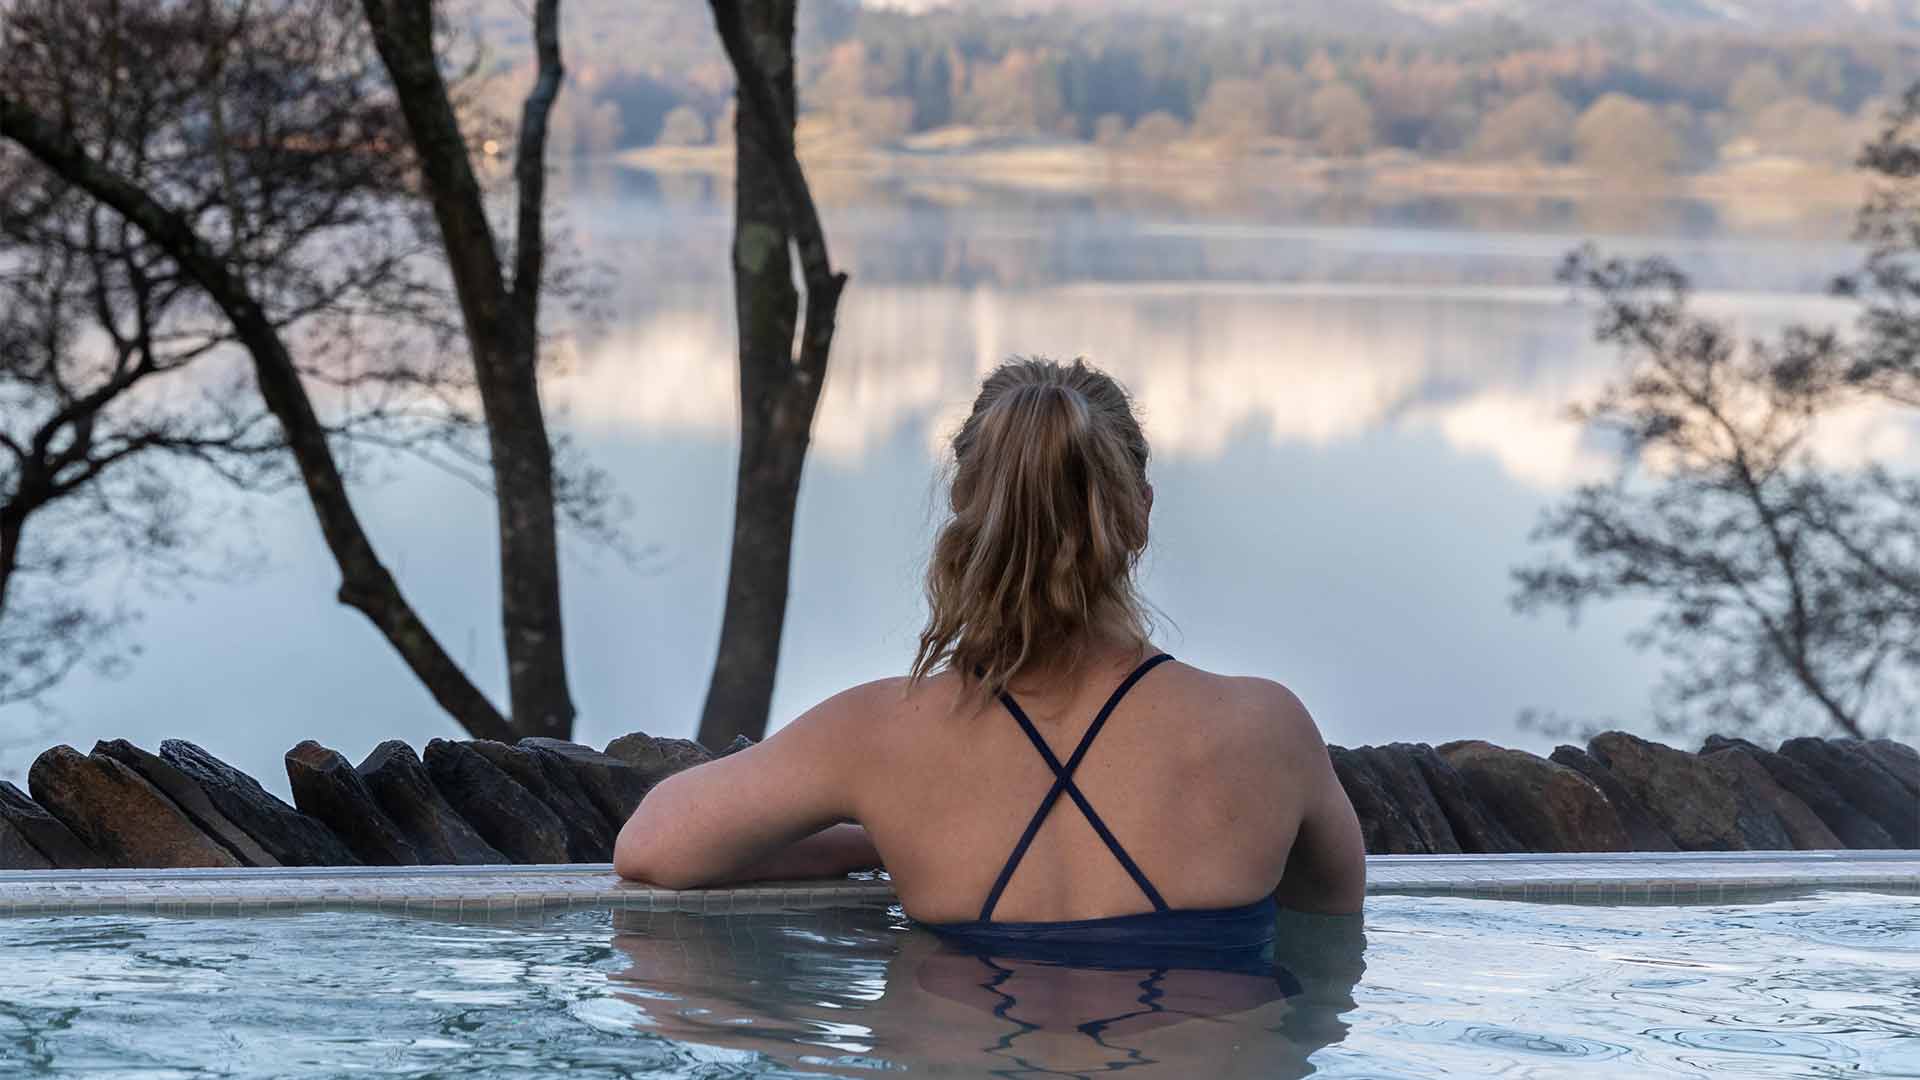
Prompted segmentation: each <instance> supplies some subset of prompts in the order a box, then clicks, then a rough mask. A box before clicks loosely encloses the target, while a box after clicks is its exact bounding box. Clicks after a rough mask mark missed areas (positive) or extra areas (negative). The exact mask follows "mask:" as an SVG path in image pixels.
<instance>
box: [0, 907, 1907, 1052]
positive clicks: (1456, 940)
mask: <svg viewBox="0 0 1920 1080" xmlns="http://www.w3.org/2000/svg"><path fill="white" fill-rule="evenodd" d="M1282 930H1283V935H1282V939H1283V944H1282V946H1281V947H1280V950H1279V956H1278V957H1277V959H1278V960H1279V962H1280V963H1281V964H1282V965H1283V966H1284V971H1281V972H1279V973H1277V975H1276V976H1274V977H1265V976H1255V975H1247V974H1240V973H1232V972H1204V971H1168V972H1149V971H1108V970H1089V969H1070V968H1061V967H1052V966H1047V965H1041V964H1030V963H1020V962H1014V961H991V962H989V961H985V960H982V959H980V958H977V957H971V956H964V955H961V954H958V953H955V952H952V951H950V950H948V949H947V948H945V947H944V946H942V945H941V944H940V943H939V942H938V941H937V940H936V939H935V938H933V937H932V936H931V935H929V934H927V933H926V932H924V931H921V930H918V929H915V928H913V927H912V926H911V925H910V924H908V923H906V922H905V920H904V919H902V918H901V917H900V915H899V913H898V910H897V909H892V910H889V909H887V908H866V909H838V910H832V911H810V912H792V913H782V914H766V915H735V916H726V917H721V916H692V915H681V914H664V913H621V914H620V915H619V916H617V917H615V916H610V915H609V914H608V913H607V912H604V911H602V912H575V913H570V914H566V915H560V916H552V917H547V918H543V919H538V920H525V921H517V922H516V921H509V922H494V923H489V924H462V923H454V922H441V921H433V920H429V919H421V918H408V917H403V916H396V915H378V914H362V913H337V912H336V913H312V914H294V915H287V916H284V917H272V918H258V917H255V918H224V919H183V918H170V917H158V916H125V915H102V916H65V917H58V918H38V919H24V918H23V919H14V920H5V921H0V1075H3V1076H7V1077H12V1076H16V1075H54V1076H120V1077H135V1076H137V1077H143V1078H165V1077H202V1076H263V1077H264V1076H275V1077H280V1076H297V1077H318V1076H344V1075H353V1076H405V1077H435V1076H525V1075H539V1074H565V1075H567V1076H574V1077H615V1076H633V1077H656V1076H657V1077H776V1076H779V1077H785V1076H823V1075H824V1076H856V1077H857V1076H875V1075H881V1074H887V1073H892V1072H901V1071H904V1072H909V1073H917V1074H931V1075H938V1076H982V1075H988V1076H1008V1077H1022V1076H1094V1075H1100V1074H1103V1073H1108V1072H1115V1071H1122V1070H1124V1071H1126V1072H1127V1073H1128V1075H1129V1076H1134V1077H1146V1076H1177V1077H1181V1078H1183V1080H1204V1078H1209V1077H1216V1076H1221V1077H1224V1076H1249V1077H1252V1076H1258V1077H1268V1078H1272V1077H1298V1076H1304V1075H1307V1074H1308V1073H1312V1074H1314V1075H1316V1076H1331V1077H1363V1076H1364V1077H1387V1076H1395V1077H1400V1076H1405V1077H1435V1076H1485V1075H1491V1074H1494V1073H1498V1074H1500V1075H1502V1076H1505V1077H1561V1076H1580V1077H1587V1076H1591V1077H1599V1076H1635V1077H1639V1076H1656V1077H1663V1076H1686V1077H1731V1076H1782V1077H1785V1076H1792V1077H1822V1076H1858V1077H1875V1078H1879V1077H1898V1076H1916V1077H1920V906H1916V905H1915V904H1914V902H1913V900H1912V898H1910V897H1896V896H1886V895H1875V894H1870V893H1847V892H1831V893H1821V894H1814V895H1807V896H1800V897H1796V898H1792V899H1785V900H1779V901H1775V902H1769V903H1742V904H1728V905H1724V906H1712V905H1701V906H1668V907H1653V906H1649V907H1597V906H1578V905H1547V904H1523V903H1516V902H1501V901H1486V900H1456V899H1436V898H1423V897H1378V898H1375V899H1373V900H1371V901H1370V902H1369V906H1368V910H1367V915H1366V919H1365V927H1364V931H1363V930H1362V929H1361V927H1360V925H1359V924H1358V923H1357V922H1356V921H1354V920H1339V919H1326V918H1307V917H1292V916H1288V917H1285V918H1284V920H1283V926H1282Z"/></svg>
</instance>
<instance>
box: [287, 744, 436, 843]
mask: <svg viewBox="0 0 1920 1080" xmlns="http://www.w3.org/2000/svg"><path fill="white" fill-rule="evenodd" d="M286 761H287V783H288V784H289V785H290V786H291V787H292V788H293V801H294V802H295V803H297V804H299V806H300V809H301V810H302V811H304V812H306V813H308V814H312V815H313V816H314V818H315V819H317V820H319V821H323V822H325V823H326V824H327V826H328V828H330V829H332V830H333V832H334V835H336V836H338V837H340V838H341V839H342V840H344V841H346V843H347V845H348V846H349V847H351V848H352V849H353V853H354V854H355V855H356V856H358V857H359V859H360V860H361V861H363V862H366V863H368V864H370V865H373V866H418V865H419V864H421V863H423V862H425V861H426V860H425V859H424V858H423V857H422V856H421V854H420V852H419V851H418V850H417V849H416V848H415V847H414V846H413V844H412V842H411V841H409V840H408V839H407V837H406V834H404V833H402V832H401V831H400V826H398V825H396V824H394V822H393V819H392V818H390V817H388V816H387V812H386V811H385V810H383V809H381V808H380V803H379V801H378V800H377V799H375V798H374V797H373V792H372V791H371V790H369V789H368V787H367V783H366V781H365V780H362V779H361V778H360V774H359V773H357V772H355V771H354V768H353V763H352V762H350V761H348V760H347V759H346V758H344V757H342V756H341V755H340V754H339V753H338V752H336V751H333V750H329V749H327V748H326V747H324V746H321V745H320V744H319V743H317V742H314V741H313V740H312V739H308V740H306V741H305V742H302V743H301V744H300V745H298V746H296V747H294V748H293V749H291V750H289V751H287V758H286Z"/></svg>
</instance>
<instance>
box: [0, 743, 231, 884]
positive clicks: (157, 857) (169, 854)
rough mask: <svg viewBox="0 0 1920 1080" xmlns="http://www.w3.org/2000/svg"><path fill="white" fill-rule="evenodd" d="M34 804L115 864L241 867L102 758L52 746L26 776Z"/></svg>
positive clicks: (154, 793)
mask: <svg viewBox="0 0 1920 1080" xmlns="http://www.w3.org/2000/svg"><path fill="white" fill-rule="evenodd" d="M27 787H28V790H30V791H32V792H33V799H34V801H35V802H37V803H39V804H40V805H41V806H43V807H45V808H46V810H47V812H48V813H50V814H52V815H53V816H54V817H57V818H59V819H60V820H61V821H62V822H63V823H65V825H66V826H67V828H69V829H72V830H73V833H74V835H75V836H78V837H80V839H81V840H83V841H85V842H86V844H87V846H88V847H91V848H93V849H94V850H95V851H98V852H99V853H101V854H102V855H104V856H106V857H107V859H108V861H109V862H111V863H112V864H113V865H115V866H123V867H138V868H142V869H147V868H170V867H180V866H239V865H240V860H239V859H236V858H234V857H233V853H232V852H229V851H228V850H227V849H226V848H223V847H221V846H220V844H219V842H218V841H216V840H214V839H213V838H212V837H211V836H208V835H207V834H206V833H204V832H201V831H200V829H199V827H198V826H196V825H194V823H193V822H192V821H190V820H188V818H187V815H186V814H185V813H183V812H182V811H181V809H180V808H179V807H178V806H175V805H174V803H173V800H171V799H169V798H167V797H166V796H165V795H162V794H161V793H160V789H158V788H156V787H154V786H153V785H152V784H149V783H147V782H146V781H145V780H143V779H141V778H140V774H138V773H136V772H134V771H133V770H132V769H129V768H127V767H126V766H125V765H122V764H120V763H119V762H118V761H115V760H113V759H112V758H110V757H108V756H106V755H105V754H92V755H83V754H81V753H80V751H78V750H75V749H74V748H73V747H71V746H56V747H54V748H52V749H51V750H48V751H47V752H46V753H44V754H41V755H40V756H39V758H37V759H35V761H34V763H33V767H32V768H30V769H28V770H27Z"/></svg>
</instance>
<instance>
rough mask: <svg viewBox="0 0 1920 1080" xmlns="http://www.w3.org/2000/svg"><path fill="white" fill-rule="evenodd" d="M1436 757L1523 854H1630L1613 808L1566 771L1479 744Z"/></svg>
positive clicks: (1466, 743)
mask: <svg viewBox="0 0 1920 1080" xmlns="http://www.w3.org/2000/svg"><path fill="white" fill-rule="evenodd" d="M1439 752H1440V756H1441V757H1442V758H1445V759H1446V761H1447V763H1448V764H1449V765H1452V766H1453V767H1454V768H1455V769H1457V770H1459V772H1460V775H1461V776H1463V777H1465V778H1466V780H1467V783H1468V784H1469V785H1470V786H1471V787H1472V788H1473V790H1474V793H1475V794H1476V795H1478V796H1480V801H1481V802H1483V803H1485V804H1486V805H1487V807H1488V808H1489V809H1490V810H1492V811H1493V814H1494V816H1495V817H1496V818H1498V819H1499V820H1500V822H1501V824H1503V825H1505V826H1506V827H1507V829H1508V831H1510V832H1512V833H1513V835H1514V837H1515V839H1517V840H1519V841H1520V843H1521V845H1522V847H1523V848H1524V849H1525V850H1527V851H1628V850H1631V847H1630V844H1631V842H1630V841H1629V840H1628V839H1627V831H1626V829H1625V828H1624V827H1622V826H1621V824H1620V816H1619V815H1618V814H1617V813H1615V811H1614V809H1613V804H1612V803H1609V802H1608V801H1607V797H1606V796H1605V795H1603V794H1601V792H1600V789H1599V788H1597V787H1595V786H1594V785H1593V781H1591V780H1588V779H1587V778H1586V777H1584V776H1581V775H1580V774H1579V773H1577V772H1574V771H1573V770H1572V769H1569V768H1567V767H1566V766H1565V765H1560V764H1556V763H1555V762H1551V761H1548V760H1547V759H1546V758H1543V757H1540V756H1539V755H1537V754H1529V753H1527V752H1526V751H1524V750H1508V749H1506V748H1504V747H1499V746H1495V745H1493V744H1492V743H1488V742H1484V741H1481V740H1479V739H1465V740H1461V741H1458V742H1450V743H1446V744H1445V745H1443V746H1441V747H1439Z"/></svg>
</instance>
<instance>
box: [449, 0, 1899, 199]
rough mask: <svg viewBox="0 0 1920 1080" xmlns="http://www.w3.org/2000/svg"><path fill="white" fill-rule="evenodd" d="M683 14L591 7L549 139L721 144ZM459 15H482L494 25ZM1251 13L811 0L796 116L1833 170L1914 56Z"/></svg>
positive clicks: (693, 35) (712, 67)
mask: <svg viewBox="0 0 1920 1080" xmlns="http://www.w3.org/2000/svg"><path fill="white" fill-rule="evenodd" d="M688 9H689V6H688V5H677V4H661V5H652V6H650V8H649V9H648V10H635V11H627V10H624V9H622V10H620V11H619V13H618V15H617V16H615V15H613V14H612V13H611V12H610V13H609V16H608V17H609V20H612V19H615V18H617V22H610V23H609V24H610V25H618V26H619V27H621V28H622V32H619V33H609V34H602V35H598V37H597V40H587V35H585V34H584V33H583V34H582V35H581V37H582V39H583V40H582V41H581V42H580V51H581V61H580V63H579V64H578V65H577V66H576V68H575V71H574V74H573V93H572V94H571V95H570V96H569V98H568V104H567V105H566V106H564V107H563V108H562V109H561V110H560V113H559V115H558V117H557V123H558V125H559V126H560V128H561V129H562V135H561V139H560V142H561V145H560V147H559V148H558V152H559V153H560V154H563V155H564V154H568V153H573V154H588V155H591V154H602V153H609V152H613V151H617V150H621V149H625V148H628V147H636V146H647V145H654V144H683V145H684V144H699V143H705V142H709V141H719V140H722V139H724V138H725V137H726V132H727V130H728V124H727V118H728V116H729V115H730V109H731V108H732V99H731V96H730V95H731V89H730V81H729V80H730V78H731V76H730V74H729V73H728V69H727V66H726V64H725V62H724V59H723V58H722V57H721V56H720V55H719V53H718V52H717V50H715V49H714V48H713V47H712V43H711V41H710V40H707V39H705V38H703V36H702V34H703V30H704V28H703V27H701V26H700V25H699V24H698V22H697V21H696V20H694V19H693V18H692V17H691V13H690V11H689V10H688ZM478 10H479V11H480V12H482V13H483V18H482V22H483V25H487V26H489V27H491V26H493V25H496V24H497V23H498V22H499V21H500V20H501V18H502V17H501V16H500V15H499V14H498V13H497V10H496V5H491V4H481V5H479V6H478ZM1258 10H1259V9H1258V7H1257V6H1250V7H1249V9H1248V10H1247V11H1246V12H1243V13H1241V14H1238V15H1235V16H1233V17H1230V18H1224V19H1201V18H1197V17H1196V18H1182V17H1176V16H1149V15H1139V14H1131V15H1125V16H1111V17H1110V16H1107V15H1104V14H1102V15H1093V14H1088V13H1075V12H1072V11H1062V12H1059V13H1056V14H1052V15H1046V16H1032V15H1015V14H1008V13H994V12H992V11H991V10H979V9H968V8H962V9H958V10H951V11H937V12H934V13H930V14H920V15H915V14H907V13H903V12H900V11H892V10H884V9H871V8H865V7H861V6H858V5H855V4H851V3H845V2H836V0H820V2H817V3H813V4H809V5H808V6H807V9H806V10H805V11H803V13H802V14H803V17H804V19H805V22H804V24H803V28H802V35H801V36H802V53H801V57H800V60H799V62H798V71H797V80H798V89H799V103H800V107H801V112H802V117H803V124H805V125H808V126H810V127H811V128H813V129H814V130H817V131H820V132H823V133H833V134H838V135H841V136H850V137H853V138H856V139H860V140H864V141H866V142H868V143H873V144H882V145H884V144H887V143H890V142H894V141H897V140H900V139H902V138H905V137H907V136H910V135H912V134H915V133H919V132H925V131H929V130H933V129H936V128H942V127H947V126H950V125H958V126H964V127H972V128H979V129H985V130H992V131H1000V132H1012V133H1024V134H1029V135H1041V136H1049V137H1055V138H1063V139H1072V140H1080V141H1084V142H1091V143H1098V144H1102V145H1107V146H1112V147H1116V148H1120V149H1126V148H1138V149H1152V148H1157V147H1160V146H1164V145H1166V144H1168V143H1172V142H1177V141H1182V140H1195V141H1204V142H1210V143H1214V144H1219V145H1220V146H1222V147H1224V148H1225V149H1228V150H1245V149H1247V148H1250V147H1254V146H1259V147H1261V148H1263V149H1266V150H1270V151H1280V152H1285V151H1288V150H1291V151H1293V152H1296V153H1301V154H1312V155H1320V156H1330V157H1352V156H1355V155H1363V154H1367V153H1369V152H1372V151H1399V152H1402V153H1408V154H1415V155H1420V156H1422V157H1426V158H1431V159H1439V160H1450V161H1476V162H1510V163H1544V164H1559V163H1576V164H1580V165H1583V166H1586V167H1588V168H1591V169H1593V170H1595V171H1599V172H1633V173H1635V174H1648V173H1652V174H1659V173H1683V172H1689V171H1695V170H1700V169H1705V168H1708V167H1711V166H1713V165H1715V164H1717V163H1721V162H1728V161H1738V160H1741V159H1746V158H1752V157H1757V156H1781V157H1790V158H1795V159H1799V160H1803V161H1808V162H1811V163H1815V164H1821V165H1828V166H1835V167H1844V166H1846V165H1847V164H1849V163H1850V162H1851V159H1852V157H1853V154H1854V152H1855V150H1856V149H1857V147H1858V146H1859V145H1860V144H1861V142H1863V141H1864V140H1865V139H1866V138H1868V137H1870V136H1871V134H1872V132H1873V127H1874V125H1875V124H1876V123H1877V122H1878V118H1879V116H1880V115H1881V114H1883V113H1884V112H1885V110H1886V108H1887V107H1888V106H1890V105H1891V104H1892V102H1893V101H1894V100H1895V99H1896V98H1897V97H1898V95H1899V94H1900V92H1901V91H1902V90H1903V89H1904V88H1905V80H1906V79H1907V78H1909V77H1910V73H1911V72H1912V71H1914V70H1915V69H1916V68H1920V38H1913V37H1903V36H1901V35H1889V36H1887V37H1885V38H1875V37H1874V36H1871V35H1864V34H1854V35H1850V36H1848V37H1845V38H1836V37H1827V36H1821V35H1818V34H1814V33H1808V32H1799V33H1774V34H1760V33H1753V32H1748V33H1737V32H1729V31H1719V32H1712V33H1707V32H1687V33H1680V32H1659V31H1654V30H1648V31H1644V32H1641V33H1635V32H1634V31H1633V30H1632V29H1629V28H1621V29H1618V30H1611V31H1607V32H1600V33H1589V34H1585V35H1568V34H1565V33H1561V32H1559V31H1558V30H1557V28H1553V27H1537V28H1536V27H1528V26H1522V25H1518V24H1514V23H1511V22H1491V23H1488V22H1469V23H1466V24H1464V25H1462V26H1460V27H1458V28H1454V29H1440V30H1428V31H1425V32H1423V33H1421V34H1420V36H1418V37H1417V38H1414V37H1405V38H1400V37H1392V36H1386V35H1380V34H1359V33H1352V32H1347V33H1341V32H1335V31H1329V30H1310V29H1302V28H1300V27H1298V26H1297V25H1294V24H1293V22H1292V21H1291V20H1290V19H1289V18H1288V15H1287V12H1286V11H1285V9H1284V7H1283V6H1280V7H1276V8H1275V9H1274V10H1273V12H1272V13H1271V14H1269V15H1260V14H1256V13H1255V12H1257V11H1258ZM485 13H493V14H491V15H486V14H485ZM532 68H533V64H532V60H531V57H530V56H528V55H523V48H522V47H521V46H516V45H514V44H512V43H511V42H506V43H504V44H503V46H502V47H501V48H500V49H499V50H497V51H495V52H494V53H493V54H492V55H491V56H490V58H489V64H488V65H487V66H486V68H485V71H484V74H485V76H486V77H485V79H483V80H482V82H483V84H485V85H489V86H493V87H495V88H496V90H483V91H482V92H483V93H487V92H505V93H514V92H517V89H516V88H517V87H518V86H520V85H522V84H524V83H525V81H526V80H527V79H528V78H530V73H531V71H532Z"/></svg>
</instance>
